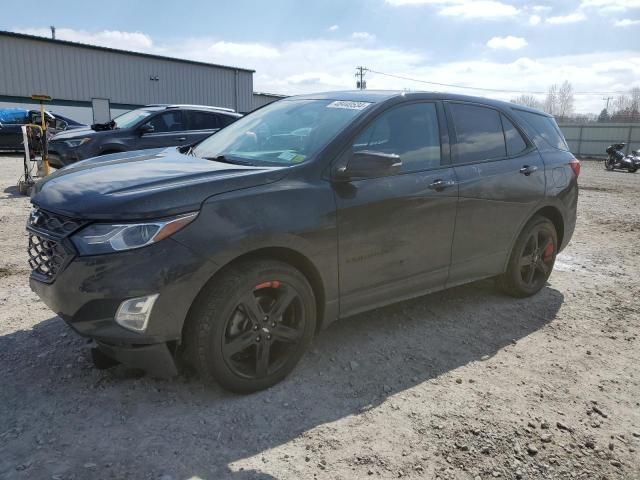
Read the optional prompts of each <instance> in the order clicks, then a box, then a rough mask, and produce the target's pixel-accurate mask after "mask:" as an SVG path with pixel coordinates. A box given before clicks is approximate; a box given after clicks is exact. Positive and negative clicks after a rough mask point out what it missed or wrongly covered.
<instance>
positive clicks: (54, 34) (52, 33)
mask: <svg viewBox="0 0 640 480" xmlns="http://www.w3.org/2000/svg"><path fill="white" fill-rule="evenodd" d="M49 28H50V29H51V38H52V39H53V40H55V39H56V27H54V26H53V25H51V26H50V27H49Z"/></svg>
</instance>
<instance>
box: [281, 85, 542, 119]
mask: <svg viewBox="0 0 640 480" xmlns="http://www.w3.org/2000/svg"><path fill="white" fill-rule="evenodd" d="M396 97H406V98H407V99H413V100H455V101H460V102H471V103H482V104H485V105H490V106H494V107H500V108H515V109H518V110H524V111H528V112H532V113H537V114H541V115H545V116H550V115H549V114H547V113H545V112H543V111H541V110H537V109H535V108H530V107H525V106H524V105H518V104H515V103H510V102H503V101H501V100H494V99H492V98H486V97H477V96H472V95H460V94H456V93H447V92H429V91H410V92H409V91H403V90H343V91H335V92H320V93H314V94H307V95H297V96H294V97H287V98H286V99H283V100H280V101H287V100H342V101H349V102H370V103H380V102H384V101H387V100H390V99H392V98H396Z"/></svg>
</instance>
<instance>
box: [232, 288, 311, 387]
mask: <svg viewBox="0 0 640 480" xmlns="http://www.w3.org/2000/svg"><path fill="white" fill-rule="evenodd" d="M305 321H306V319H305V312H304V308H303V307H302V301H301V299H300V294H299V293H298V292H297V291H296V289H295V288H294V287H293V286H292V285H290V284H288V283H285V282H281V281H279V280H271V281H267V282H263V283H262V284H260V285H257V286H256V287H255V288H254V289H252V290H251V291H248V292H246V293H245V294H244V295H243V296H242V297H241V298H240V300H239V302H238V304H237V305H236V308H235V309H234V310H233V313H232V314H231V316H230V317H229V318H228V319H227V322H226V326H225V333H224V336H223V337H222V352H223V357H224V361H225V362H226V364H227V365H228V367H229V368H230V369H231V371H233V372H234V373H235V374H236V375H238V376H241V377H245V378H250V379H260V378H265V377H267V376H268V375H271V374H273V373H274V372H276V371H277V370H278V369H280V368H282V366H283V365H285V364H286V363H287V360H288V358H289V357H290V356H291V355H292V354H293V353H295V346H296V344H297V343H298V342H299V341H300V340H301V339H302V336H303V335H304V326H305Z"/></svg>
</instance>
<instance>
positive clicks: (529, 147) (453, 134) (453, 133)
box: [442, 100, 536, 166]
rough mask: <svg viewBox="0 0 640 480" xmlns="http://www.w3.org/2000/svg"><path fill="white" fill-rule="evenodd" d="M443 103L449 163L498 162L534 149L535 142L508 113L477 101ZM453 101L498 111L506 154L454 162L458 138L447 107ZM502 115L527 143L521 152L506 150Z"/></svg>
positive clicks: (447, 101)
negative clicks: (511, 153)
mask: <svg viewBox="0 0 640 480" xmlns="http://www.w3.org/2000/svg"><path fill="white" fill-rule="evenodd" d="M442 103H443V104H444V109H445V114H446V118H447V122H448V124H449V125H448V131H449V138H450V139H451V143H450V149H451V164H452V165H453V166H459V165H460V166H461V165H474V164H476V163H488V162H500V161H503V160H510V159H512V158H518V157H521V156H523V155H526V154H528V153H531V152H532V151H533V150H535V149H536V147H535V144H534V143H533V142H532V141H531V139H530V138H529V136H528V135H526V133H525V132H523V131H522V128H521V127H520V125H518V122H517V120H516V121H514V119H513V117H512V116H510V115H509V114H508V113H506V112H503V111H502V110H500V109H498V108H496V107H494V106H492V105H486V104H484V103H477V102H465V101H461V100H444V101H443V102H442ZM453 103H457V104H461V105H473V106H476V107H483V108H489V109H491V110H495V111H496V112H498V114H499V115H500V125H501V126H502V136H503V137H504V139H505V142H504V144H505V153H506V155H505V156H504V157H498V158H486V159H484V160H474V161H472V162H460V163H455V162H454V158H455V155H456V154H455V148H453V147H454V145H456V144H457V143H458V139H457V137H456V131H455V125H454V123H453V115H452V114H451V110H450V108H449V105H450V104H453ZM502 115H504V116H505V117H506V118H507V120H509V121H510V122H511V123H512V124H513V126H514V127H515V129H516V130H517V131H518V133H520V135H521V136H522V138H523V139H524V141H525V143H526V144H527V148H525V149H524V150H522V151H521V152H519V153H517V154H516V155H509V153H508V151H507V150H506V148H507V139H506V137H505V135H506V134H505V131H504V125H503V124H502Z"/></svg>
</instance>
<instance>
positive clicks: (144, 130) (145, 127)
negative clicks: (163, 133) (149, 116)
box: [138, 123, 155, 135]
mask: <svg viewBox="0 0 640 480" xmlns="http://www.w3.org/2000/svg"><path fill="white" fill-rule="evenodd" d="M154 130H155V129H154V128H153V125H149V124H148V123H145V124H144V125H140V127H138V132H140V135H144V134H145V133H153V131H154Z"/></svg>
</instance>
